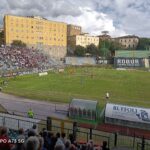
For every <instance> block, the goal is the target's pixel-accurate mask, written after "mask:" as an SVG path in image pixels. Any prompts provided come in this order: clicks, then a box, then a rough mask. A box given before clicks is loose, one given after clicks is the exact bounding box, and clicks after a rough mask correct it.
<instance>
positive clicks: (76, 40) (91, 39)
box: [68, 34, 99, 51]
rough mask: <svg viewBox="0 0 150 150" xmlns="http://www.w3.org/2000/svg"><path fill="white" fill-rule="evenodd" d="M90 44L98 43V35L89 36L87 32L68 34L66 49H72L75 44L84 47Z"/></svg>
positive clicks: (96, 44)
mask: <svg viewBox="0 0 150 150" xmlns="http://www.w3.org/2000/svg"><path fill="white" fill-rule="evenodd" d="M90 44H94V45H95V46H98V45H99V37H96V36H90V35H89V34H80V35H74V36H68V50H69V51H73V50H74V49H75V47H76V46H77V45H80V46H83V47H86V46H88V45H90Z"/></svg>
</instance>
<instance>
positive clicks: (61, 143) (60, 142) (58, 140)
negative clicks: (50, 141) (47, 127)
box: [56, 132, 65, 147]
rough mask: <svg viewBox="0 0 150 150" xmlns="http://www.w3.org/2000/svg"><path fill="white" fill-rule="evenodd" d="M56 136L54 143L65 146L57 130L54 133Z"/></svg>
mask: <svg viewBox="0 0 150 150" xmlns="http://www.w3.org/2000/svg"><path fill="white" fill-rule="evenodd" d="M56 137H57V141H56V145H63V146H64V147H65V145H64V143H63V141H62V140H61V138H60V133H59V132H58V133H57V134H56Z"/></svg>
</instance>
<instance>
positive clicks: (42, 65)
mask: <svg viewBox="0 0 150 150" xmlns="http://www.w3.org/2000/svg"><path fill="white" fill-rule="evenodd" d="M54 65H57V64H56V62H54V59H52V58H50V57H49V56H48V55H46V54H44V53H43V51H40V50H37V49H33V48H31V49H29V48H17V47H1V48H0V70H1V69H5V70H13V69H20V68H21V69H38V70H46V69H48V68H50V67H52V66H54Z"/></svg>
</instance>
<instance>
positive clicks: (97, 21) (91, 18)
mask: <svg viewBox="0 0 150 150" xmlns="http://www.w3.org/2000/svg"><path fill="white" fill-rule="evenodd" d="M80 11H81V15H80V16H77V17H73V16H59V17H57V18H53V17H50V18H49V19H53V20H57V21H63V22H67V23H69V24H70V23H71V24H78V25H80V26H82V28H83V31H84V32H89V33H91V34H93V35H100V34H101V31H104V30H107V31H109V33H110V34H111V35H113V36H114V35H115V32H116V34H117V35H116V36H120V35H125V32H123V31H121V32H120V33H119V31H120V30H119V29H116V28H115V27H114V25H113V20H112V19H111V18H109V16H108V15H106V14H104V13H99V12H97V11H94V10H92V9H91V8H88V7H80Z"/></svg>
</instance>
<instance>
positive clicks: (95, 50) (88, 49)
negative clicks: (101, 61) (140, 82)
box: [86, 44, 98, 56]
mask: <svg viewBox="0 0 150 150" xmlns="http://www.w3.org/2000/svg"><path fill="white" fill-rule="evenodd" d="M86 53H89V54H91V55H92V56H97V55H98V48H97V47H96V46H95V45H94V44H90V45H88V46H87V47H86Z"/></svg>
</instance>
